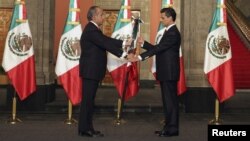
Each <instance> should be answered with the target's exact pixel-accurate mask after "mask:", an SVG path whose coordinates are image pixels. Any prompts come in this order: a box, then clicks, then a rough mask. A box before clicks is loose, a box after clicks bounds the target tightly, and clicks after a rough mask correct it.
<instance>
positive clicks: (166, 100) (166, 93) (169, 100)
mask: <svg viewBox="0 0 250 141" xmlns="http://www.w3.org/2000/svg"><path fill="white" fill-rule="evenodd" d="M160 86H161V94H162V103H163V110H164V116H165V125H164V127H163V130H166V131H168V132H170V133H171V132H177V131H178V130H179V104H178V96H177V81H160Z"/></svg>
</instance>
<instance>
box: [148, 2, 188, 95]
mask: <svg viewBox="0 0 250 141" xmlns="http://www.w3.org/2000/svg"><path fill="white" fill-rule="evenodd" d="M172 6H173V0H162V8H164V7H172ZM165 30H166V28H165V27H164V26H163V25H162V24H161V23H160V25H159V28H158V32H157V34H156V38H155V44H158V43H159V42H160V40H161V38H162V36H163V33H164V31H165ZM179 56H180V79H179V81H178V83H177V86H178V88H177V94H178V95H181V94H183V93H184V92H185V91H186V90H187V87H186V79H185V71H184V60H183V56H182V50H181V47H180V51H179ZM151 72H152V73H153V75H154V76H155V77H156V63H155V56H153V62H152V67H151Z"/></svg>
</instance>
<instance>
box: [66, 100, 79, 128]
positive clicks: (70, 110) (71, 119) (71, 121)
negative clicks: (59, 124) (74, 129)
mask: <svg viewBox="0 0 250 141" xmlns="http://www.w3.org/2000/svg"><path fill="white" fill-rule="evenodd" d="M64 123H65V124H69V125H70V124H74V123H77V121H76V120H75V119H73V118H72V103H71V102H70V100H69V101H68V119H66V120H65V121H64Z"/></svg>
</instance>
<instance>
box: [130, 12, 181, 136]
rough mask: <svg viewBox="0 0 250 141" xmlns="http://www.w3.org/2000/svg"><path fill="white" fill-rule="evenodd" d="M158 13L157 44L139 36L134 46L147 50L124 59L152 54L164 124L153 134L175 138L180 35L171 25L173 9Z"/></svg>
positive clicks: (135, 59) (173, 22) (174, 16)
mask: <svg viewBox="0 0 250 141" xmlns="http://www.w3.org/2000/svg"><path fill="white" fill-rule="evenodd" d="M160 12H161V23H162V24H163V25H164V26H165V31H164V34H163V36H162V38H161V40H160V41H159V43H158V44H157V45H152V44H150V43H148V42H147V41H144V39H142V38H141V37H140V38H139V39H138V43H139V44H141V46H142V48H143V49H146V50H147V51H146V52H144V53H142V54H140V55H139V56H134V57H129V59H128V60H130V61H139V60H141V61H144V60H145V59H147V58H149V57H151V56H153V55H155V56H156V79H157V80H158V81H159V82H160V87H161V95H162V102H163V109H164V116H165V125H164V127H163V129H162V130H160V131H155V134H157V135H159V136H160V137H168V136H178V134H179V110H178V109H179V107H178V97H177V82H178V80H179V75H180V66H179V62H180V61H179V49H180V44H181V35H180V32H179V30H178V29H177V27H176V25H175V19H176V13H175V10H174V9H173V8H163V9H161V11H160Z"/></svg>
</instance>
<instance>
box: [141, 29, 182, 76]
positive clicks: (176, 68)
mask: <svg viewBox="0 0 250 141" xmlns="http://www.w3.org/2000/svg"><path fill="white" fill-rule="evenodd" d="M180 44H181V36H180V32H179V30H178V29H177V27H176V25H174V26H172V27H171V28H170V29H168V31H165V33H164V34H163V37H162V39H161V40H160V42H159V44H158V45H155V46H154V45H152V44H150V43H148V42H146V41H145V42H144V45H143V48H144V49H146V50H147V51H146V52H144V53H142V54H141V55H140V56H141V57H142V60H145V59H147V58H148V57H151V56H153V55H156V79H157V80H159V81H166V80H177V81H178V80H179V75H180V61H179V60H180V59H179V48H180Z"/></svg>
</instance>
